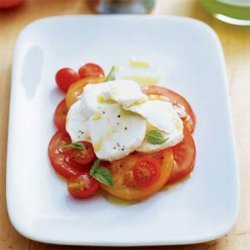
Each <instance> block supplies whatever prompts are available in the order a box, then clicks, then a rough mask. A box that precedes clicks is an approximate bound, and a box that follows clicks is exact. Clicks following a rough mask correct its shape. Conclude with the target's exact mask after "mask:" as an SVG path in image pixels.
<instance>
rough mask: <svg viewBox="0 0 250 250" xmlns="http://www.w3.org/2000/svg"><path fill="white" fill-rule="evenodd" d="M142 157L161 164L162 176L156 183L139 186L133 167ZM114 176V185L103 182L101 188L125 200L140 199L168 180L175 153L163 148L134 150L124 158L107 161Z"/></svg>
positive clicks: (159, 187) (106, 164)
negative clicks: (145, 151)
mask: <svg viewBox="0 0 250 250" xmlns="http://www.w3.org/2000/svg"><path fill="white" fill-rule="evenodd" d="M142 157H150V158H153V159H154V160H156V161H157V162H158V164H159V166H160V169H159V172H160V176H159V178H158V179H157V181H155V182H154V183H151V184H150V185H149V186H147V187H143V188H141V187H139V186H138V183H137V182H136V181H135V178H134V176H133V168H134V166H135V164H136V162H137V161H138V159H140V158H142ZM103 166H105V167H107V168H108V169H109V170H110V172H111V174H112V176H113V182H114V184H113V187H108V186H105V185H102V184H101V188H102V189H103V190H104V191H106V192H107V193H109V194H111V195H113V196H115V197H117V198H120V199H124V200H130V201H140V200H144V199H146V198H148V197H149V196H151V195H153V194H154V193H156V192H157V191H159V190H160V189H161V188H162V187H163V186H164V185H165V184H166V182H167V180H168V178H169V176H170V173H171V171H172V167H173V153H172V150H171V149H165V150H161V151H158V152H155V153H151V154H143V153H139V152H134V153H132V154H130V155H128V156H126V157H124V158H123V159H120V160H117V161H113V162H109V163H108V162H105V164H103Z"/></svg>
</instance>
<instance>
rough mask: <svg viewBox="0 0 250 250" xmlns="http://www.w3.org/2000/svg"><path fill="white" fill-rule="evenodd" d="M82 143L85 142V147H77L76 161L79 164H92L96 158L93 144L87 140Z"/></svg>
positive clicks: (74, 155)
mask: <svg viewBox="0 0 250 250" xmlns="http://www.w3.org/2000/svg"><path fill="white" fill-rule="evenodd" d="M80 143H82V144H83V148H84V149H82V150H80V149H75V150H74V151H73V158H74V161H75V162H76V163H78V164H79V165H84V166H85V165H88V164H91V163H92V162H93V161H94V160H95V159H96V156H95V152H94V148H93V146H92V144H91V143H90V142H87V141H82V142H80Z"/></svg>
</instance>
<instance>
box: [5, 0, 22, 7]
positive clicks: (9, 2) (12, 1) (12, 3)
mask: <svg viewBox="0 0 250 250" xmlns="http://www.w3.org/2000/svg"><path fill="white" fill-rule="evenodd" d="M23 1H24V0H1V1H0V8H1V9H7V8H12V7H16V6H18V5H19V4H21V3H22V2H23Z"/></svg>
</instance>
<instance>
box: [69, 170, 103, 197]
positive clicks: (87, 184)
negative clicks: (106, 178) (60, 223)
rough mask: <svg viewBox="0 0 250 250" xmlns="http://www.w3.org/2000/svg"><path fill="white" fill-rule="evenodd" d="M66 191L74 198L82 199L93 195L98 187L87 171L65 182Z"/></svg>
mask: <svg viewBox="0 0 250 250" xmlns="http://www.w3.org/2000/svg"><path fill="white" fill-rule="evenodd" d="M67 187H68V192H69V193H70V194H71V195H72V196H73V197H75V198H78V199H82V198H88V197H91V196H93V195H95V194H96V193H97V191H98V189H99V187H100V185H99V182H98V181H96V180H95V179H94V178H93V177H92V176H91V175H90V174H89V173H87V172H86V173H83V174H81V175H79V176H77V177H75V178H72V179H71V180H69V181H68V183H67Z"/></svg>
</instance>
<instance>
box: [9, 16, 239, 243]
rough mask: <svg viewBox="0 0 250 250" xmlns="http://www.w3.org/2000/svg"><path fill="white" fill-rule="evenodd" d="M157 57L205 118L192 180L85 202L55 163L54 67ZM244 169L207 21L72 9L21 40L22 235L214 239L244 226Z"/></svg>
mask: <svg viewBox="0 0 250 250" xmlns="http://www.w3.org/2000/svg"><path fill="white" fill-rule="evenodd" d="M131 55H133V56H135V57H138V58H143V59H147V60H150V61H152V62H154V63H155V66H156V67H157V68H158V69H160V71H161V73H162V74H163V77H164V82H165V83H166V86H168V87H170V88H172V89H174V90H176V91H177V92H180V93H181V94H183V95H184V96H185V97H186V98H187V99H188V100H189V101H190V103H191V105H192V106H193V108H194V110H195V112H196V115H197V121H198V122H197V127H196V131H195V141H196V145H197V161H196V168H195V171H194V173H193V175H192V177H191V178H189V179H188V180H186V181H184V182H183V183H181V184H180V185H178V186H176V187H175V188H172V189H170V190H168V191H166V192H159V193H158V194H156V195H154V196H153V197H151V198H150V199H148V200H147V201H144V202H141V203H139V204H136V205H131V206H117V205H114V204H111V203H109V202H107V201H106V200H105V199H104V198H103V197H101V196H99V197H96V198H94V199H91V200H86V201H76V200H74V199H72V198H70V197H69V196H68V195H67V192H66V188H65V183H64V182H63V181H62V180H60V179H59V178H58V177H57V176H56V175H55V173H54V172H53V170H52V169H51V167H50V163H49V160H48V156H47V146H48V143H49V140H50V138H51V136H52V135H53V133H54V132H55V127H54V125H53V122H52V118H53V112H54V109H55V107H56V105H57V103H58V102H59V100H60V99H61V98H62V94H61V93H59V91H58V90H57V89H56V87H55V83H54V75H55V72H56V71H57V70H58V69H59V68H61V67H63V66H68V67H72V68H75V69H77V68H78V67H79V66H80V65H82V64H83V63H85V62H89V61H90V62H97V63H99V64H101V65H103V66H104V68H105V70H108V69H109V68H110V67H111V65H113V64H121V65H124V64H126V63H127V59H128V57H129V56H131ZM238 189H239V187H238V173H237V163H236V157H235V150H234V143H233V138H232V130H231V120H230V112H229V104H228V93H227V84H226V77H225V67H224V60H223V55H222V49H221V46H220V43H219V41H218V39H217V37H216V35H215V33H214V32H213V31H212V30H211V29H210V28H209V27H208V26H207V25H205V24H203V23H201V22H199V21H195V20H191V19H187V18H179V17H151V16H66V17H53V18H47V19H43V20H39V21H36V22H34V23H32V24H30V25H29V26H28V27H26V28H25V29H24V30H23V31H22V33H21V34H20V36H19V39H18V41H17V45H16V49H15V53H14V63H13V74H12V86H11V107H10V121H9V140H8V162H7V204H8V211H9V216H10V219H11V221H12V223H13V225H14V227H15V228H16V229H17V231H19V232H20V233H21V234H22V235H24V236H26V237H28V238H31V239H34V240H37V241H43V242H50V243H59V244H72V245H104V246H137V245H169V244H187V243H196V242H203V241H208V240H213V239H215V238H218V237H220V236H222V235H224V234H225V233H226V232H227V231H228V230H229V229H230V228H231V227H232V225H233V224H234V223H235V220H236V216H237V212H238V205H239V195H238Z"/></svg>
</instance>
